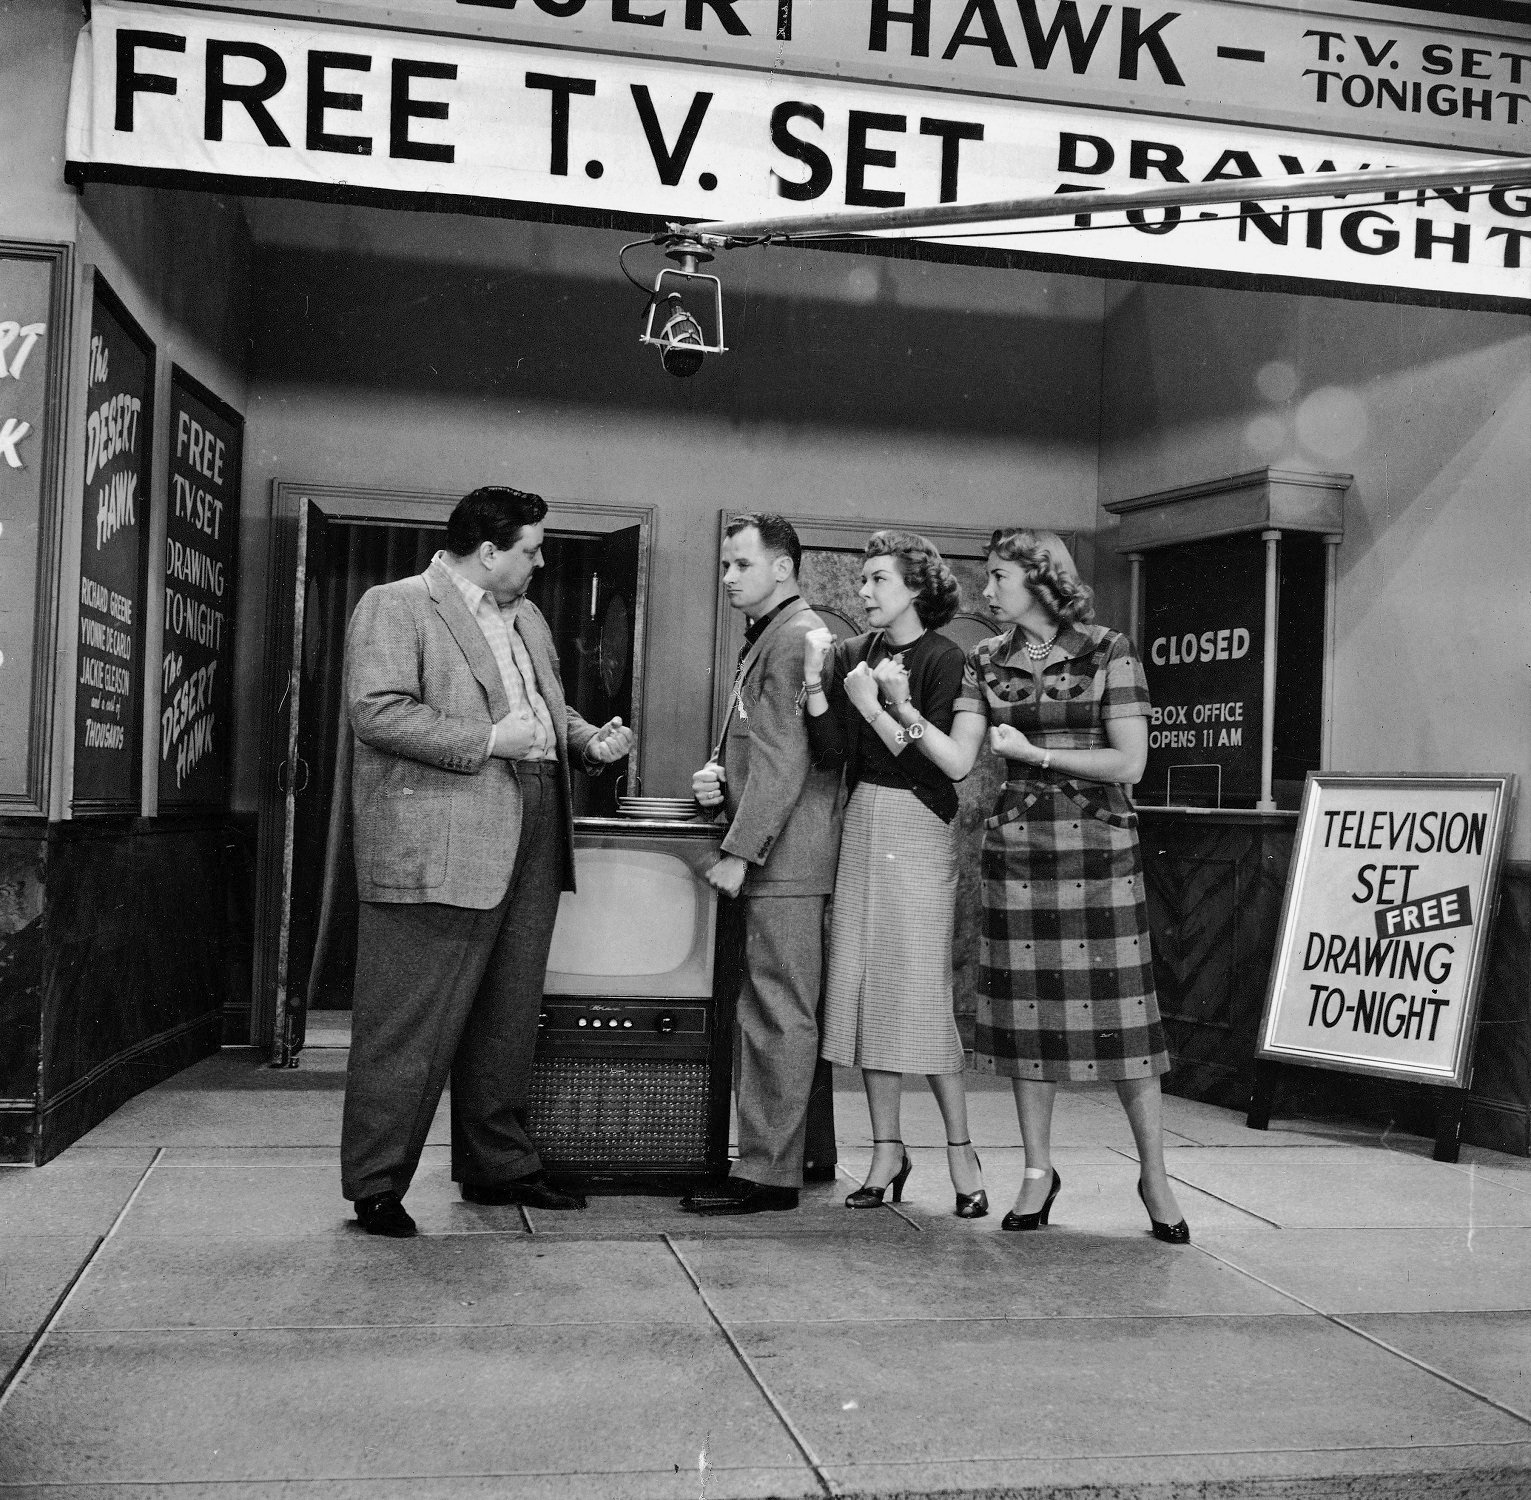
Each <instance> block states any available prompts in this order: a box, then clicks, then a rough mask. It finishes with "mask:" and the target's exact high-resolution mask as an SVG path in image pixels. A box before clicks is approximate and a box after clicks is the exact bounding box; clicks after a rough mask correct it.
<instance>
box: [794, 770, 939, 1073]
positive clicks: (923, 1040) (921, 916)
mask: <svg viewBox="0 0 1531 1500" xmlns="http://www.w3.org/2000/svg"><path fill="white" fill-rule="evenodd" d="M956 897H957V860H956V846H955V843H954V840H953V833H952V829H951V827H950V825H948V824H947V823H944V822H943V821H942V820H941V819H940V818H939V817H937V816H936V814H935V813H933V812H931V811H930V809H929V808H927V807H926V806H925V804H924V803H923V802H921V801H920V799H919V798H918V797H916V796H915V795H914V793H913V792H908V791H903V790H900V789H898V788H896V787H886V786H876V785H873V784H872V783H870V782H865V781H864V782H862V783H861V784H860V785H859V786H857V788H856V790H855V791H854V792H853V793H852V794H851V800H850V805H849V806H848V807H847V808H846V812H845V831H844V834H843V835H842V837H841V842H840V868H839V873H838V875H837V877H836V879H835V909H834V923H833V926H832V928H831V933H830V943H829V977H828V983H827V992H826V996H825V1002H824V1031H823V1046H822V1049H821V1050H822V1051H823V1054H824V1056H825V1057H826V1058H828V1059H829V1061H830V1062H835V1063H841V1064H843V1065H845V1066H847V1067H861V1068H876V1069H880V1070H882V1071H885V1072H889V1073H960V1072H962V1069H963V1055H962V1039H961V1037H960V1036H958V1034H957V1023H956V1021H955V1019H954V1018H953V1016H952V911H953V906H954V903H955V901H956Z"/></svg>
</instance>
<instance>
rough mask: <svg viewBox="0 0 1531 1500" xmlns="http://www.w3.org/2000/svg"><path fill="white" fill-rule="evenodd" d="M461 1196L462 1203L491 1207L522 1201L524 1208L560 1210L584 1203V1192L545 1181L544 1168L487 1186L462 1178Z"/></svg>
mask: <svg viewBox="0 0 1531 1500" xmlns="http://www.w3.org/2000/svg"><path fill="white" fill-rule="evenodd" d="M462 1196H463V1202H464V1203H483V1204H486V1205H488V1206H490V1207H493V1208H504V1207H506V1206H508V1205H510V1204H517V1205H525V1206H526V1207H527V1208H548V1209H554V1210H560V1211H561V1210H564V1209H576V1208H583V1207H584V1206H585V1195H584V1194H583V1193H566V1192H564V1190H563V1189H562V1188H556V1187H554V1186H553V1184H552V1183H551V1182H549V1181H548V1178H547V1173H546V1172H533V1173H531V1175H530V1176H527V1177H514V1178H512V1179H511V1180H510V1181H509V1182H502V1183H499V1184H497V1185H496V1186H494V1187H486V1186H484V1185H483V1184H481V1183H477V1182H465V1183H463V1185H462Z"/></svg>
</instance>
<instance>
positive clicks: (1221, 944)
mask: <svg viewBox="0 0 1531 1500" xmlns="http://www.w3.org/2000/svg"><path fill="white" fill-rule="evenodd" d="M1139 812H1140V821H1141V835H1142V844H1143V863H1144V873H1145V876H1146V884H1147V890H1148V918H1149V926H1150V928H1151V930H1152V933H1153V943H1154V977H1155V981H1156V983H1157V985H1158V990H1159V1004H1160V1008H1161V1010H1162V1011H1163V1013H1164V1022H1165V1030H1166V1031H1167V1033H1168V1035H1169V1043H1170V1053H1171V1058H1172V1064H1173V1066H1172V1068H1171V1071H1170V1073H1169V1074H1168V1076H1167V1077H1166V1079H1165V1089H1166V1091H1167V1092H1169V1093H1172V1094H1178V1095H1181V1096H1182V1097H1184V1098H1189V1099H1201V1100H1204V1101H1206V1102H1208V1103H1212V1104H1221V1105H1223V1106H1225V1107H1227V1108H1230V1109H1239V1110H1242V1109H1245V1108H1247V1106H1248V1103H1249V1096H1250V1091H1251V1089H1252V1087H1253V1083H1254V1054H1255V1045H1256V1040H1257V1035H1258V1032H1259V1026H1260V1017H1261V1013H1262V1011H1263V1009H1264V1005H1265V990H1266V985H1267V981H1268V979H1269V976H1270V968H1271V963H1272V961H1273V958H1274V955H1275V949H1276V938H1277V927H1278V925H1279V923H1280V920H1281V902H1282V897H1283V894H1284V892H1285V890H1286V876H1287V868H1288V866H1289V865H1290V863H1291V857H1292V845H1293V841H1294V837H1295V834H1296V821H1295V819H1293V818H1270V817H1261V816H1259V815H1257V814H1241V813H1224V814H1184V813H1169V812H1161V811H1158V810H1155V809H1152V808H1148V809H1140V810H1139ZM1502 892H1503V894H1502V897H1501V900H1500V908H1499V914H1498V917H1497V920H1496V922H1495V926H1494V931H1493V934H1492V937H1491V941H1490V948H1489V968H1488V975H1487V979H1486V983H1485V987H1484V997H1483V1006H1482V1011H1481V1019H1480V1024H1479V1030H1478V1040H1477V1045H1476V1048H1475V1050H1474V1053H1473V1079H1472V1089H1471V1092H1470V1095H1469V1099H1468V1103H1467V1107H1466V1110H1465V1112H1464V1116H1463V1125H1462V1140H1463V1141H1464V1142H1465V1143H1467V1144H1469V1145H1479V1146H1487V1147H1490V1148H1492V1149H1494V1150H1497V1151H1506V1152H1510V1153H1512V1154H1514V1155H1517V1156H1527V1155H1531V864H1510V865H1508V866H1507V867H1506V870H1505V876H1504V881H1503V884H1502ZM1439 1098H1440V1092H1439V1090H1437V1089H1433V1088H1431V1087H1429V1086H1426V1085H1420V1084H1406V1083H1396V1082H1393V1081H1392V1080H1389V1079H1377V1078H1370V1077H1365V1076H1361V1075H1357V1074H1350V1073H1338V1072H1331V1071H1328V1070H1320V1069H1316V1068H1296V1067H1292V1068H1284V1069H1283V1070H1282V1072H1281V1075H1280V1085H1279V1091H1278V1094H1277V1099H1276V1106H1275V1113H1276V1115H1278V1116H1279V1115H1281V1114H1283V1113H1286V1114H1295V1113H1302V1114H1307V1115H1317V1116H1320V1117H1321V1116H1323V1115H1325V1114H1333V1115H1335V1116H1342V1117H1347V1118H1351V1119H1356V1118H1360V1119H1368V1120H1374V1121H1376V1123H1377V1125H1378V1128H1379V1129H1386V1128H1388V1127H1389V1126H1391V1127H1392V1128H1395V1129H1402V1130H1408V1131H1411V1132H1413V1133H1416V1134H1421V1135H1432V1134H1434V1130H1435V1124H1434V1122H1435V1112H1436V1104H1437V1101H1438V1100H1439Z"/></svg>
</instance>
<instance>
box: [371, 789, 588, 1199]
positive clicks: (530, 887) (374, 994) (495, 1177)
mask: <svg viewBox="0 0 1531 1500" xmlns="http://www.w3.org/2000/svg"><path fill="white" fill-rule="evenodd" d="M518 780H519V784H520V787H521V799H522V807H521V837H520V842H519V844H518V846H517V849H516V856H515V864H514V866H513V868H512V871H511V877H510V884H509V886H508V888H507V889H506V892H505V896H504V898H503V899H502V900H501V901H500V903H499V905H498V906H495V907H492V908H490V909H488V910H484V911H478V910H473V909H470V908H467V907H459V906H442V905H439V904H436V903H431V902H420V903H392V902H375V901H364V902H362V903H361V907H360V912H359V914H358V918H357V956H356V990H355V997H354V999H353V1001H352V1005H353V1010H352V1016H351V1055H350V1061H349V1066H348V1070H347V1075H346V1096H345V1109H344V1114H343V1117H342V1123H341V1136H340V1166H341V1190H342V1191H343V1192H344V1194H345V1196H346V1197H347V1198H349V1199H351V1200H352V1201H353V1202H354V1201H355V1200H356V1199H359V1198H366V1197H371V1196H373V1195H375V1194H377V1193H397V1194H398V1195H399V1196H400V1197H403V1195H404V1193H405V1191H406V1190H407V1189H408V1187H409V1184H410V1181H411V1180H412V1179H413V1177H414V1174H415V1169H416V1167H417V1166H418V1165H419V1162H420V1153H421V1151H422V1150H423V1149H424V1147H425V1138H426V1135H427V1133H428V1132H429V1130H430V1128H431V1121H432V1119H433V1118H434V1117H435V1113H436V1106H437V1105H438V1104H439V1103H440V1101H441V1094H442V1091H443V1089H444V1088H445V1087H446V1083H447V1080H448V1078H450V1079H451V1082H452V1178H453V1180H454V1181H456V1182H471V1183H474V1184H476V1185H479V1186H483V1187H493V1186H498V1185H502V1184H504V1183H506V1182H509V1181H511V1180H512V1179H513V1178H517V1177H524V1176H526V1175H528V1174H529V1173H532V1172H535V1171H537V1170H539V1168H540V1166H541V1161H540V1159H539V1158H538V1155H537V1148H536V1147H535V1146H534V1145H533V1144H532V1142H531V1140H530V1139H529V1138H528V1136H527V1134H526V1130H525V1128H524V1126H523V1123H522V1118H521V1117H522V1113H523V1110H524V1105H525V1101H526V1094H527V1089H528V1086H529V1084H530V1081H531V1070H532V1053H533V1050H534V1048H535V1046H536V1041H537V1018H538V1015H539V1014H540V1012H541V1009H542V983H543V976H544V973H545V971H546V969H547V958H548V949H549V946H550V945H551V943H552V940H553V923H554V921H555V920H556V918H557V916H558V898H559V888H560V879H559V874H560V852H561V850H560V816H561V814H560V809H559V801H558V789H557V784H556V781H555V780H554V779H553V778H552V777H544V776H538V775H525V776H521V777H519V778H518Z"/></svg>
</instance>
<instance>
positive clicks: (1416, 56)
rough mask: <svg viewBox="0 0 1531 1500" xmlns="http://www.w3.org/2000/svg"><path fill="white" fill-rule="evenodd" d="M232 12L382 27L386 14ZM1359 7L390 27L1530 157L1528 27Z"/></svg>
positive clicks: (1160, 6) (686, 15) (682, 8)
mask: <svg viewBox="0 0 1531 1500" xmlns="http://www.w3.org/2000/svg"><path fill="white" fill-rule="evenodd" d="M219 8H220V9H222V10H247V11H260V12H264V13H265V14H267V15H270V14H272V13H273V12H281V13H284V14H286V15H288V16H292V17H295V18H298V19H302V20H328V21H343V22H347V23H352V24H356V25H361V26H376V25H377V24H378V11H379V9H380V7H379V5H378V4H377V0H249V3H246V4H244V5H238V4H230V3H227V0H224V3H222V4H220V6H219ZM1452 9H1453V7H1452V5H1451V4H1450V3H1449V0H1441V4H1440V5H1439V7H1438V9H1437V11H1436V12H1435V13H1433V14H1432V13H1430V12H1426V11H1414V12H1406V11H1401V10H1398V9H1396V8H1394V9H1391V10H1382V9H1379V7H1378V6H1376V5H1374V4H1367V3H1365V0H1261V3H1259V4H1253V3H1251V0H1170V3H1156V0H1147V3H1143V0H1140V3H1138V4H1136V5H1122V4H1114V3H1111V0H519V3H517V0H390V3H389V5H388V7H387V23H388V25H389V26H390V27H393V28H396V29H399V30H405V29H407V30H411V31H425V32H431V33H435V34H437V35H456V36H461V37H486V38H495V39H498V40H502V41H522V42H533V43H541V44H543V45H545V46H549V47H575V48H581V49H586V50H589V51H593V52H608V53H610V52H615V53H619V54H622V55H626V56H646V57H663V58H670V59H673V60H675V61H680V62H701V63H706V64H709V65H713V66H716V65H717V64H720V63H722V64H727V65H729V66H732V67H743V68H758V69H764V70H766V71H768V72H774V73H778V74H782V73H785V74H791V75H795V74H810V75H815V76H818V77H828V78H839V79H846V80H856V81H860V82H864V83H877V84H886V83H894V84H913V85H915V86H917V87H924V88H938V89H959V90H961V91H962V92H964V93H979V94H994V95H1000V96H1003V97H1008V98H1031V99H1044V100H1052V101H1054V102H1057V103H1063V104H1070V105H1075V106H1078V105H1091V106H1094V105H1106V106H1114V107H1116V108H1118V109H1126V110H1131V111H1133V112H1135V113H1139V114H1172V115H1177V116H1180V117H1192V116H1194V117H1197V118H1200V119H1214V120H1216V119H1220V120H1237V121H1242V122H1244V123H1248V124H1262V125H1282V126H1287V125H1295V126H1297V127H1298V128H1300V129H1302V130H1304V131H1309V132H1311V131H1312V130H1314V129H1315V128H1317V129H1319V130H1322V131H1324V132H1326V133H1328V134H1331V135H1354V136H1360V137H1365V138H1367V139H1371V140H1377V139H1386V140H1396V141H1404V142H1407V141H1413V142H1415V143H1417V144H1421V145H1444V146H1462V147H1466V148H1468V149H1471V150H1474V151H1484V152H1493V151H1527V150H1531V41H1528V39H1527V36H1526V31H1525V27H1524V25H1521V26H1517V25H1515V24H1514V23H1512V22H1495V21H1485V20H1479V19H1475V18H1472V17H1462V16H1455V15H1452V14H1450V12H1451V11H1452Z"/></svg>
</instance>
